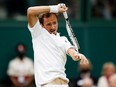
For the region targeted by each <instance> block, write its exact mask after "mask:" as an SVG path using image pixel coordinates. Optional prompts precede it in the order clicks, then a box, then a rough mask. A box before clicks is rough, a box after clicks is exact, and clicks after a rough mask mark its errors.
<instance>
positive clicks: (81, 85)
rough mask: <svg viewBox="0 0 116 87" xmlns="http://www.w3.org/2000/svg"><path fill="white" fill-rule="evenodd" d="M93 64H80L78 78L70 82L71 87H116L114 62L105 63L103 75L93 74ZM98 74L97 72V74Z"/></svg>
mask: <svg viewBox="0 0 116 87" xmlns="http://www.w3.org/2000/svg"><path fill="white" fill-rule="evenodd" d="M92 67H93V66H92V64H91V63H90V64H79V65H78V68H77V69H78V73H77V77H76V78H73V79H71V80H70V83H69V86H70V87H116V66H115V64H114V63H113V62H105V63H104V64H103V66H102V70H101V75H100V76H98V77H97V76H95V74H94V73H92V69H93V68H92ZM96 73H97V72H96Z"/></svg>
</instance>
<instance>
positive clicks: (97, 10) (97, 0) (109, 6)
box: [91, 0, 116, 20]
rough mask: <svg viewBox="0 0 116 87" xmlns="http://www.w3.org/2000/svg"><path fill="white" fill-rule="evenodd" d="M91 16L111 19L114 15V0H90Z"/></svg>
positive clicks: (115, 11)
mask: <svg viewBox="0 0 116 87" xmlns="http://www.w3.org/2000/svg"><path fill="white" fill-rule="evenodd" d="M91 4H92V11H91V12H92V17H94V18H103V19H107V20H111V19H113V18H115V17H116V0H91Z"/></svg>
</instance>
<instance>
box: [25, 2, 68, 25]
mask: <svg viewBox="0 0 116 87" xmlns="http://www.w3.org/2000/svg"><path fill="white" fill-rule="evenodd" d="M67 9H68V8H67V7H66V6H65V4H64V5H63V6H62V4H58V5H51V6H34V7H29V8H28V10H27V18H28V24H29V26H30V27H33V26H34V25H35V24H36V22H37V21H38V16H39V15H40V14H42V13H49V12H51V13H58V12H65V11H67Z"/></svg>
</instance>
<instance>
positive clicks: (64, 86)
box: [42, 85, 69, 87]
mask: <svg viewBox="0 0 116 87" xmlns="http://www.w3.org/2000/svg"><path fill="white" fill-rule="evenodd" d="M42 87H69V86H68V85H45V86H42Z"/></svg>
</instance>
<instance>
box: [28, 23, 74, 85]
mask: <svg viewBox="0 0 116 87" xmlns="http://www.w3.org/2000/svg"><path fill="white" fill-rule="evenodd" d="M28 28H29V30H30V31H31V35H32V42H33V49H34V68H35V81H36V84H37V85H41V84H45V83H48V82H50V81H52V80H53V79H55V78H57V77H61V78H63V79H65V80H67V81H69V80H68V79H67V78H66V74H65V67H64V66H65V64H66V60H67V59H66V53H67V50H68V49H69V48H71V47H72V45H71V44H70V42H69V41H68V40H67V38H66V37H60V36H59V34H58V33H57V35H54V34H50V33H49V32H48V31H47V30H46V29H44V28H42V27H41V25H40V22H39V21H38V22H37V23H36V24H35V26H34V27H33V28H30V27H29V25H28Z"/></svg>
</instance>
